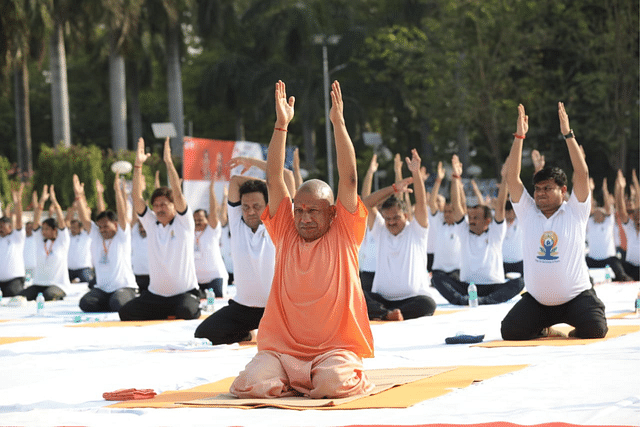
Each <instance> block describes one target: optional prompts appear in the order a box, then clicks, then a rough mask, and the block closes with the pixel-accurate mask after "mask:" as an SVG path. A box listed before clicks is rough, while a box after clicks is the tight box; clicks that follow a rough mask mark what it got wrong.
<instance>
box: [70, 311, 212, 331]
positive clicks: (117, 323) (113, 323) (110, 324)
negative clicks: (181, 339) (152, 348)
mask: <svg viewBox="0 0 640 427" xmlns="http://www.w3.org/2000/svg"><path fill="white" fill-rule="evenodd" d="M89 317H90V316H89ZM207 317H209V315H208V314H207V315H202V316H200V317H199V319H200V320H202V319H206V318H207ZM183 321H184V320H183V319H163V320H105V321H102V322H83V323H72V324H69V325H65V326H67V327H70V328H126V327H132V326H135V327H137V326H151V325H161V324H163V323H170V322H183Z"/></svg>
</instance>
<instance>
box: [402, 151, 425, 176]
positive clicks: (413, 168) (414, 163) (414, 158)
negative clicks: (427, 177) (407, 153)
mask: <svg viewBox="0 0 640 427" xmlns="http://www.w3.org/2000/svg"><path fill="white" fill-rule="evenodd" d="M405 161H406V162H407V167H408V168H409V171H410V172H411V173H412V174H414V173H417V174H419V173H420V161H421V159H420V156H419V155H418V150H416V149H415V148H413V149H412V150H411V159H409V158H408V157H405Z"/></svg>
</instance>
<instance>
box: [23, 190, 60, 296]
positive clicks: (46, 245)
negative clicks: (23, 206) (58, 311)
mask: <svg viewBox="0 0 640 427" xmlns="http://www.w3.org/2000/svg"><path fill="white" fill-rule="evenodd" d="M49 198H51V206H52V208H53V210H54V211H55V213H56V217H57V221H56V218H47V219H46V220H44V221H43V222H42V226H40V217H41V215H42V210H43V209H44V204H45V202H46V201H47V200H49ZM33 223H34V224H35V228H34V230H33V234H34V235H35V236H36V242H38V243H37V249H36V250H37V252H36V257H37V265H36V270H35V275H34V277H33V283H34V284H33V285H31V286H29V287H28V288H26V289H24V290H23V291H22V292H20V294H19V295H22V296H24V297H26V298H27V300H29V301H33V300H35V299H36V297H37V296H38V294H39V293H42V294H43V296H44V299H45V301H55V300H61V299H63V298H64V297H65V296H66V295H67V292H68V291H69V286H70V285H71V283H70V282H69V268H68V264H67V253H68V252H69V239H70V238H69V229H68V228H67V224H66V221H65V218H64V215H63V214H62V208H61V207H60V205H59V204H58V200H57V199H56V193H55V190H54V188H53V185H52V186H51V187H50V191H48V188H47V186H46V185H45V186H44V188H43V190H42V195H41V196H40V200H39V201H38V203H37V204H36V206H35V208H34V211H33Z"/></svg>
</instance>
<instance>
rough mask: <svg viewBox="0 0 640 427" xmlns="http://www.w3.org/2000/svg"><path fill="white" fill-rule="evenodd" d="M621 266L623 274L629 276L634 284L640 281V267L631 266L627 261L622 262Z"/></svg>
mask: <svg viewBox="0 0 640 427" xmlns="http://www.w3.org/2000/svg"><path fill="white" fill-rule="evenodd" d="M622 266H623V267H624V271H625V273H627V275H629V276H630V277H631V278H632V279H633V280H635V281H636V282H637V281H638V280H640V266H637V265H633V264H631V263H630V262H627V261H624V262H623V263H622Z"/></svg>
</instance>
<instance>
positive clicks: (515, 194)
mask: <svg viewBox="0 0 640 427" xmlns="http://www.w3.org/2000/svg"><path fill="white" fill-rule="evenodd" d="M528 130H529V116H527V115H526V114H525V112H524V105H522V104H520V105H518V121H517V122H516V133H514V134H513V145H511V151H510V152H509V157H507V162H506V164H507V176H506V178H507V186H508V187H509V194H510V195H511V200H512V201H513V202H514V203H518V202H519V201H520V197H521V196H522V192H523V191H524V185H522V181H521V180H520V170H521V169H522V141H523V140H524V138H525V137H526V136H527V131H528Z"/></svg>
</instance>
